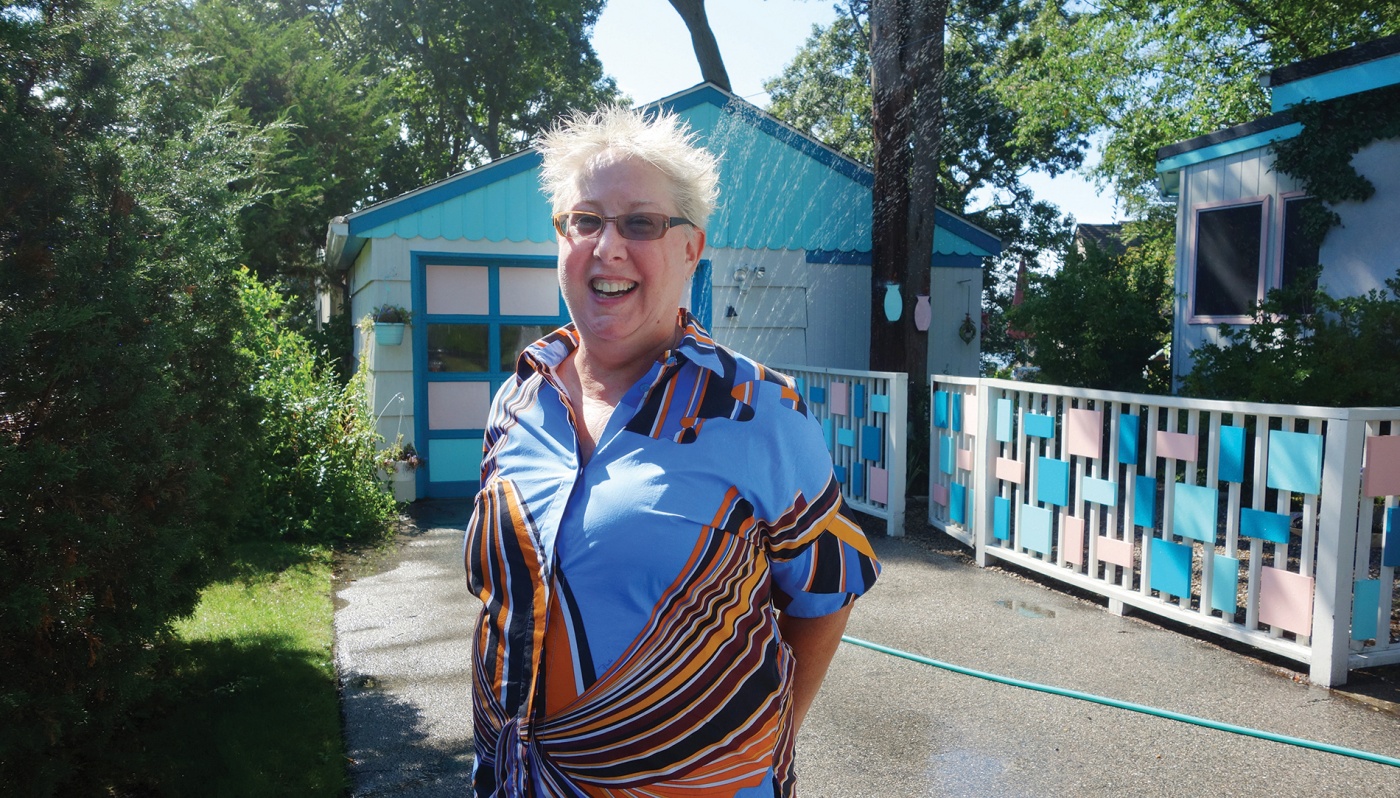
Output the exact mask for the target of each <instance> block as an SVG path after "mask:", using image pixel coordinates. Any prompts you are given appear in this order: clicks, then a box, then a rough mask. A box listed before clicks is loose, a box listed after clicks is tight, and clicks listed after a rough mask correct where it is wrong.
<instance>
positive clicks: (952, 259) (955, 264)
mask: <svg viewBox="0 0 1400 798" xmlns="http://www.w3.org/2000/svg"><path fill="white" fill-rule="evenodd" d="M987 257H990V256H988V255H944V254H941V253H938V252H935V253H933V258H932V259H931V260H930V261H929V266H930V267H931V268H934V269H980V268H982V265H983V263H984V262H985V261H984V259H985V258H987ZM807 262H808V263H828V264H834V265H837V266H870V265H872V264H873V263H874V253H871V252H852V251H845V250H836V249H809V250H807Z"/></svg>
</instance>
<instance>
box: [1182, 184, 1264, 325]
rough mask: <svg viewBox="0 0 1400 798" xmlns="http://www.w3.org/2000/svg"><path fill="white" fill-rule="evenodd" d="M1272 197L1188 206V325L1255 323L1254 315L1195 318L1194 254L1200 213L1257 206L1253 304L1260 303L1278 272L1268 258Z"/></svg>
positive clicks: (1245, 198)
mask: <svg viewBox="0 0 1400 798" xmlns="http://www.w3.org/2000/svg"><path fill="white" fill-rule="evenodd" d="M1272 200H1273V197H1272V196H1271V195H1269V194H1260V195H1258V196H1254V197H1240V198H1238V199H1228V200H1215V201H1212V202H1202V203H1199V204H1196V205H1192V206H1191V228H1190V229H1191V234H1190V236H1189V237H1188V240H1187V242H1186V245H1187V272H1186V274H1187V277H1186V279H1187V284H1186V306H1187V308H1189V309H1190V312H1189V314H1188V316H1187V323H1188V324H1251V323H1253V322H1254V315H1253V314H1252V313H1251V314H1246V315H1237V316H1200V315H1197V314H1196V252H1197V243H1198V233H1199V230H1200V218H1201V212H1202V211H1218V210H1221V209H1223V208H1238V207H1244V206H1246V205H1258V206H1260V207H1259V264H1258V266H1257V267H1256V269H1255V273H1254V274H1255V277H1254V293H1255V298H1254V300H1255V302H1260V301H1263V299H1264V291H1265V290H1266V288H1265V287H1266V284H1267V282H1268V280H1269V272H1270V271H1274V270H1281V269H1282V268H1283V267H1282V266H1281V265H1278V266H1275V265H1271V263H1270V261H1271V260H1272V259H1271V258H1270V257H1269V241H1270V238H1271V237H1270V229H1271V228H1272V227H1274V226H1275V225H1274V223H1273V222H1274V219H1273V204H1274V203H1273V201H1272Z"/></svg>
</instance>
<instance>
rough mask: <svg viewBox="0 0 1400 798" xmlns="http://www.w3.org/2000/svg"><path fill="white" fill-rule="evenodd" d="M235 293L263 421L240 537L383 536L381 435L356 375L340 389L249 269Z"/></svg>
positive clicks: (275, 295)
mask: <svg viewBox="0 0 1400 798" xmlns="http://www.w3.org/2000/svg"><path fill="white" fill-rule="evenodd" d="M241 286H242V297H243V302H244V306H245V308H246V309H247V312H248V314H249V317H250V319H251V325H250V327H249V331H248V333H247V334H246V335H245V336H243V337H241V338H240V339H239V344H240V346H242V347H243V348H244V349H245V350H246V353H247V355H248V357H250V358H252V359H253V360H254V361H255V362H257V363H258V376H257V381H256V383H255V384H254V388H253V393H254V395H255V396H256V397H257V398H258V400H259V403H260V415H261V418H262V422H261V425H260V426H259V429H258V435H257V445H256V450H257V459H258V470H259V473H260V475H261V480H260V483H259V486H258V492H257V500H256V501H254V502H253V508H252V512H251V513H250V515H249V517H248V520H247V523H246V524H245V526H244V530H243V534H244V535H245V536H247V537H250V538H260V539H281V540H287V541H298V542H312V543H343V542H347V541H367V540H370V539H374V538H377V537H379V536H381V535H383V534H384V532H385V530H386V529H387V528H388V522H389V520H390V518H391V517H392V515H393V512H394V501H393V498H392V497H391V496H390V495H389V494H388V493H386V492H385V490H384V488H383V486H382V485H381V482H380V479H379V475H378V466H377V461H378V449H379V445H380V443H382V438H381V437H380V436H379V433H378V432H377V431H376V429H375V424H374V418H373V416H372V412H371V410H370V406H369V398H368V395H367V392H366V390H365V380H364V372H363V370H360V371H357V372H356V373H355V374H354V375H353V376H352V377H351V378H350V381H349V383H348V384H346V385H345V386H344V387H342V386H341V384H340V380H339V378H338V377H337V375H336V372H335V369H334V367H333V365H332V364H328V363H325V362H324V361H322V360H320V359H318V358H317V356H316V354H315V352H314V350H313V347H312V344H311V343H310V342H309V341H308V340H307V339H306V338H305V337H303V336H301V335H300V334H298V333H296V332H294V331H293V330H292V329H291V325H290V319H289V313H288V308H287V306H286V301H285V300H284V299H283V297H282V293H281V292H279V291H278V290H276V288H275V287H272V286H266V285H263V284H261V283H259V282H258V280H257V278H256V277H254V276H253V275H252V274H250V273H249V272H248V271H247V270H243V271H242V272H241Z"/></svg>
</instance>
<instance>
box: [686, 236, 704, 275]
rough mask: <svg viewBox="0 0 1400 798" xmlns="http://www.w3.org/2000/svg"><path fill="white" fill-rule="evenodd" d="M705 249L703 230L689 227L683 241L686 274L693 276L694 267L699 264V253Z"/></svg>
mask: <svg viewBox="0 0 1400 798" xmlns="http://www.w3.org/2000/svg"><path fill="white" fill-rule="evenodd" d="M704 251H705V231H704V230H701V229H700V228H698V227H692V228H690V235H689V236H687V237H686V241H685V260H686V275H687V276H692V277H693V276H694V275H695V267H696V266H698V265H700V253H702V252H704Z"/></svg>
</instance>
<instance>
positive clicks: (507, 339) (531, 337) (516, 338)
mask: <svg viewBox="0 0 1400 798" xmlns="http://www.w3.org/2000/svg"><path fill="white" fill-rule="evenodd" d="M553 330H554V328H553V327H548V328H547V327H541V326H539V325H529V324H524V325H517V324H502V325H501V371H510V370H511V369H513V368H514V367H515V359H516V358H517V357H519V356H520V353H521V352H522V351H523V350H524V349H525V347H527V346H529V345H530V344H533V343H534V342H536V341H538V340H540V339H541V338H543V337H545V335H547V334H549V333H550V332H552V331H553Z"/></svg>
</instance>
